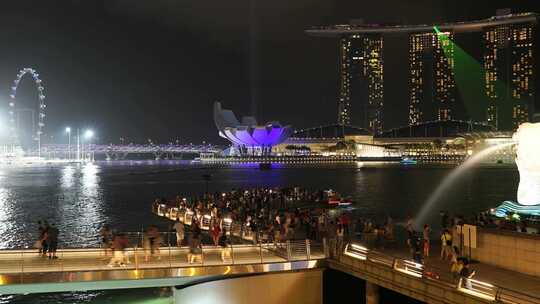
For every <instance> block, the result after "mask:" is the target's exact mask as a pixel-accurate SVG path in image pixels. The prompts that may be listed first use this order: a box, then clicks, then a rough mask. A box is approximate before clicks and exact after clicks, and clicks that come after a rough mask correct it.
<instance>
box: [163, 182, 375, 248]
mask: <svg viewBox="0 0 540 304" xmlns="http://www.w3.org/2000/svg"><path fill="white" fill-rule="evenodd" d="M327 200H328V196H327V193H325V191H308V190H305V189H301V188H257V189H250V190H245V189H234V190H232V191H230V192H224V193H214V194H206V195H204V196H202V197H196V198H192V199H189V200H188V199H185V198H181V197H180V196H178V197H177V198H176V199H175V200H174V201H168V202H167V201H166V200H164V199H161V200H160V199H157V200H156V201H155V202H154V208H155V209H157V208H158V207H159V206H160V205H163V204H166V205H168V206H171V207H176V208H178V209H179V210H188V211H189V212H192V213H193V216H192V217H191V236H190V238H189V239H187V240H184V238H185V235H186V233H185V228H184V225H183V224H182V223H181V222H180V221H178V220H177V222H176V223H175V224H174V227H173V228H174V230H175V231H176V237H177V243H178V245H181V244H186V245H189V246H190V248H193V250H194V251H197V249H196V247H197V246H198V245H199V244H200V238H197V237H194V235H195V236H196V235H198V233H197V231H198V230H200V226H201V225H202V223H201V221H202V218H203V216H204V215H210V218H211V221H210V223H207V225H208V227H207V230H208V231H209V235H210V237H211V239H212V243H213V244H214V245H215V246H220V245H221V246H224V247H225V246H226V245H227V243H228V237H227V233H226V231H225V229H227V225H226V224H225V221H227V220H228V221H229V223H230V222H235V223H240V229H241V234H243V235H250V236H251V238H252V240H253V241H254V242H255V243H257V242H259V241H262V242H269V243H272V242H273V243H284V242H286V241H287V240H290V239H296V238H303V239H311V240H317V241H322V240H323V239H324V240H325V241H327V242H328V245H329V248H330V253H331V254H337V253H339V252H340V251H341V250H339V248H342V247H343V244H344V240H345V239H346V238H348V237H350V235H351V234H352V232H353V231H354V230H353V223H352V221H351V215H350V214H349V213H347V212H337V213H336V214H334V215H331V212H329V211H328V209H327V208H326V207H327V206H328V204H327ZM304 207H305V208H304ZM362 224H363V223H362ZM229 228H230V227H229ZM366 229H377V228H376V227H373V226H372V225H370V224H369V222H366ZM381 231H382V230H381ZM192 240H193V241H192Z"/></svg>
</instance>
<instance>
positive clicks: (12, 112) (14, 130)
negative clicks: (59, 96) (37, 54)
mask: <svg viewBox="0 0 540 304" xmlns="http://www.w3.org/2000/svg"><path fill="white" fill-rule="evenodd" d="M27 74H28V75H30V76H32V79H33V80H34V83H35V85H36V89H37V91H38V104H37V111H35V110H33V109H32V110H31V111H32V113H34V111H35V112H37V119H35V118H33V121H32V124H33V127H32V140H34V141H37V151H38V157H40V156H41V135H42V134H43V127H44V126H45V108H46V104H45V95H44V90H45V88H44V87H43V84H42V81H41V79H40V78H39V74H38V73H37V71H36V70H35V69H32V68H24V69H21V70H20V71H19V73H17V78H16V79H15V80H14V81H13V86H12V87H11V94H10V95H9V97H10V100H9V120H10V125H11V126H10V136H11V138H12V143H13V144H14V145H18V144H19V143H20V138H19V133H20V130H19V129H18V128H19V126H18V124H17V119H18V114H19V112H20V111H21V110H22V109H19V108H18V105H17V88H18V87H19V84H20V83H21V81H22V79H23V77H24V76H25V75H27ZM36 121H37V124H36Z"/></svg>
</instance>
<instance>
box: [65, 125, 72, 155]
mask: <svg viewBox="0 0 540 304" xmlns="http://www.w3.org/2000/svg"><path fill="white" fill-rule="evenodd" d="M66 134H67V135H68V160H71V128H70V127H66Z"/></svg>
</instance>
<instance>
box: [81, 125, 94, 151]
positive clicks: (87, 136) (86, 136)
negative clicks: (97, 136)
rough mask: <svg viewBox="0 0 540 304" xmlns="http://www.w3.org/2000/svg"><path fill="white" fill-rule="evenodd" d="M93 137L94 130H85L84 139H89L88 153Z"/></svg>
mask: <svg viewBox="0 0 540 304" xmlns="http://www.w3.org/2000/svg"><path fill="white" fill-rule="evenodd" d="M92 137H94V131H92V130H90V129H88V130H86V131H85V132H84V139H86V140H87V141H88V153H90V144H91V140H92ZM83 147H84V144H83ZM88 157H90V155H88Z"/></svg>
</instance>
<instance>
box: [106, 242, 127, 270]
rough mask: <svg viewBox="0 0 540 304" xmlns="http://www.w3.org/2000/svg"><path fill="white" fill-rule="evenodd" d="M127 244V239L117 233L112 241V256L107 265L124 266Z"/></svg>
mask: <svg viewBox="0 0 540 304" xmlns="http://www.w3.org/2000/svg"><path fill="white" fill-rule="evenodd" d="M127 246H128V239H127V237H126V236H125V235H124V234H117V235H115V236H114V238H113V241H112V249H113V257H112V258H111V260H110V262H109V264H107V266H109V267H114V266H126V264H127V259H126V254H125V249H126V247H127Z"/></svg>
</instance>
